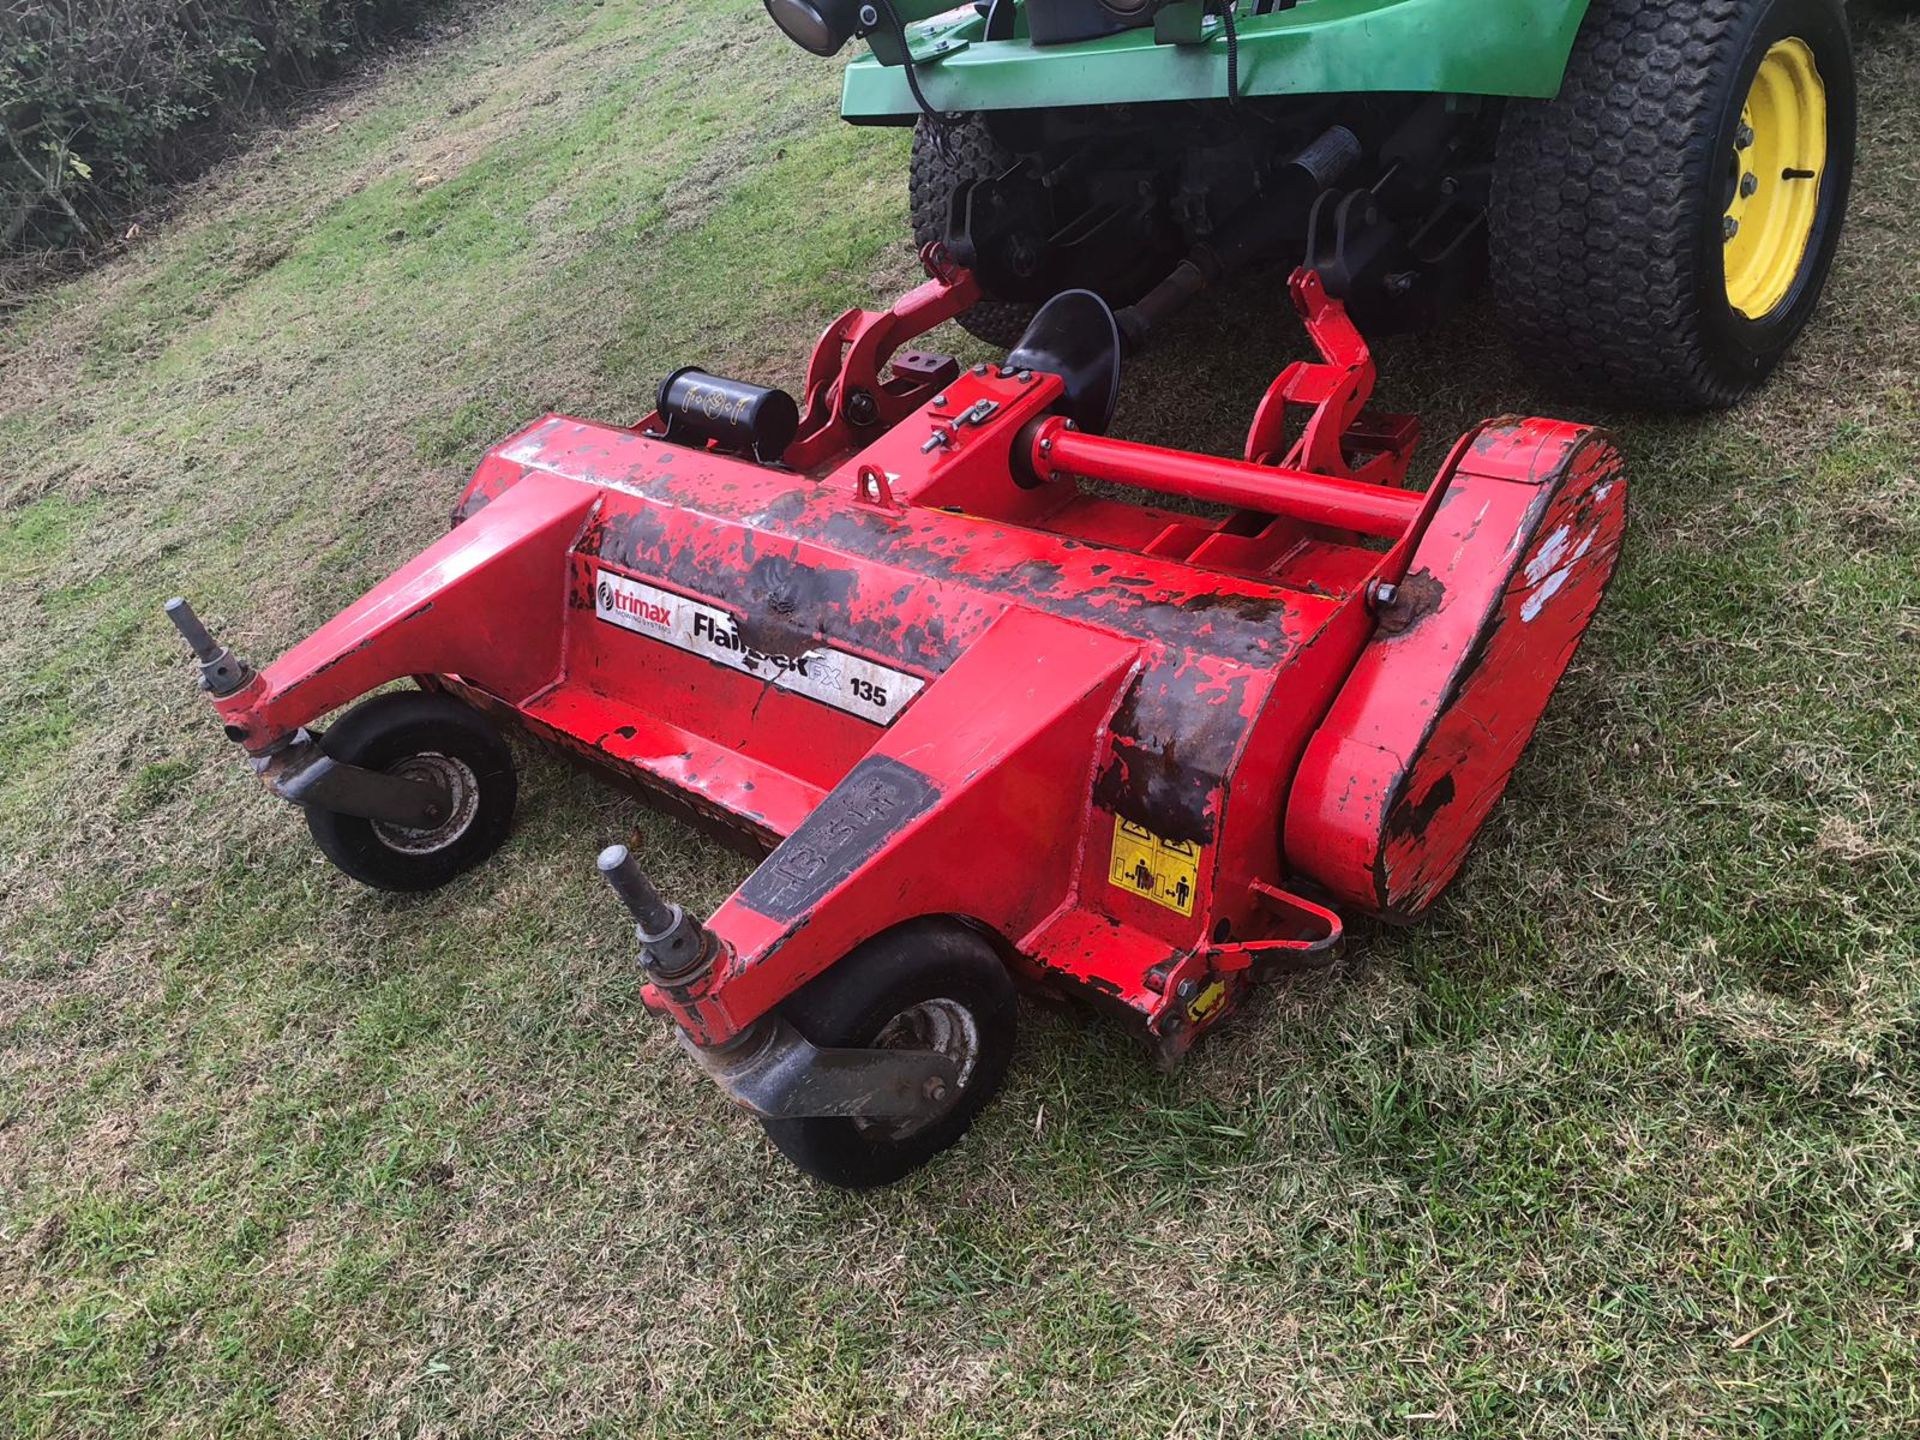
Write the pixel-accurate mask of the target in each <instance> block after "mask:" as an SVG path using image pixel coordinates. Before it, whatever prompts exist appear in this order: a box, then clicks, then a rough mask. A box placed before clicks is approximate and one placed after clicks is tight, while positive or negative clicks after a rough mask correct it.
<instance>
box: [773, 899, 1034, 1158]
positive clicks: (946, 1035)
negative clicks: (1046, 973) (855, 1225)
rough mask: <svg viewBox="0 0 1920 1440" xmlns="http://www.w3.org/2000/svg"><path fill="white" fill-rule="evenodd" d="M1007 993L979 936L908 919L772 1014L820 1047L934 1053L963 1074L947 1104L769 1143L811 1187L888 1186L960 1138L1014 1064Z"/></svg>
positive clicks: (776, 1123)
mask: <svg viewBox="0 0 1920 1440" xmlns="http://www.w3.org/2000/svg"><path fill="white" fill-rule="evenodd" d="M1015 1010H1016V1005H1015V1001H1014V993H1013V984H1012V982H1011V981H1010V980H1008V978H1007V971H1006V967H1005V966H1004V965H1002V964H1001V963H1000V957H999V956H998V955H996V954H995V953H994V951H993V947H992V946H991V945H989V944H988V943H987V942H986V941H985V940H984V939H982V938H981V937H980V936H979V935H977V934H975V933H974V932H973V931H971V930H969V929H967V928H966V927H965V926H962V925H960V924H957V923H956V922H953V921H947V920H916V921H912V922H910V923H908V924H905V925H901V926H898V927H896V928H894V929H892V930H889V931H887V932H886V933H885V934H883V935H877V936H875V937H874V938H873V939H871V940H869V941H867V942H866V944H864V945H861V946H860V947H859V948H857V949H855V950H854V951H852V952H851V953H850V954H849V955H847V956H846V958H845V959H843V960H841V961H840V962H839V963H838V964H836V965H834V966H833V967H832V968H831V969H829V970H828V971H827V972H826V973H825V974H823V975H820V976H818V977H816V978H815V979H813V980H811V981H809V982H808V983H807V984H806V985H804V986H802V987H801V988H800V989H799V990H797V991H796V992H795V993H794V994H793V995H792V996H791V997H789V998H788V1000H787V1001H786V1003H785V1004H784V1005H782V1006H781V1007H780V1013H781V1014H782V1015H783V1016H785V1017H786V1019H787V1020H788V1021H789V1022H790V1023H791V1024H792V1025H793V1027H794V1028H795V1029H796V1030H798V1031H799V1032H800V1033H801V1034H802V1035H804V1036H806V1037H807V1039H808V1040H810V1041H812V1042H813V1043H814V1044H815V1045H818V1046H820V1047H821V1048H823V1049H825V1048H830V1047H841V1046H847V1047H860V1048H866V1047H874V1048H882V1049H901V1050H921V1049H924V1050H939V1051H940V1052H942V1053H943V1054H945V1055H947V1056H949V1057H950V1058H951V1059H952V1060H953V1061H954V1064H955V1066H956V1067H957V1068H958V1070H959V1072H960V1084H959V1089H958V1093H957V1094H956V1095H955V1096H954V1097H953V1099H952V1103H951V1104H950V1105H949V1106H948V1107H947V1108H946V1109H945V1110H943V1111H941V1112H940V1113H938V1114H936V1115H934V1116H932V1117H930V1118H924V1117H923V1118H919V1119H915V1120H906V1121H897V1120H848V1119H837V1118H836V1119H810V1120H762V1121H761V1122H760V1123H761V1124H762V1125H763V1126H764V1127H765V1128H766V1132H767V1135H768V1137H769V1138H771V1139H772V1141H773V1143H774V1144H775V1145H776V1146H778V1147H779V1149H780V1151H781V1153H782V1154H784V1155H785V1156H786V1157H787V1158H788V1159H789V1160H791V1161H793V1163H794V1164H796V1165H798V1166H799V1167H800V1168H801V1169H802V1170H804V1171H806V1172H807V1174H809V1175H811V1176H813V1177H814V1178H815V1179H816V1180H821V1181H824V1182H826V1183H827V1184H829V1185H837V1186H840V1187H842V1188H844V1189H848V1190H866V1189H871V1188H873V1187H875V1186H879V1185H890V1184H892V1183H893V1182H894V1181H895V1180H898V1179H900V1178H901V1177H902V1176H903V1175H906V1174H907V1173H908V1172H910V1171H912V1170H916V1169H918V1168H919V1167H920V1166H922V1165H924V1164H926V1163H927V1161H929V1160H931V1159H932V1158H933V1157H934V1156H935V1155H938V1154H939V1153H940V1152H941V1151H942V1150H945V1149H946V1148H947V1147H948V1146H950V1145H952V1144H954V1143H955V1142H956V1141H958V1140H959V1139H960V1137H961V1136H963V1135H965V1134H966V1133H967V1128H968V1127H969V1126H970V1125H972V1124H973V1121H974V1117H975V1116H977V1115H978V1114H979V1113H980V1112H981V1111H982V1110H983V1109H985V1108H986V1105H987V1102H988V1101H989V1100H991V1099H992V1098H993V1097H994V1095H995V1094H997V1093H998V1092H999V1089H1000V1084H1001V1082H1002V1081H1003V1080H1005V1079H1006V1075H1007V1065H1008V1063H1009V1062H1010V1061H1011V1060H1012V1059H1013V1041H1014V1030H1015Z"/></svg>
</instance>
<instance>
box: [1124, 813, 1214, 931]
mask: <svg viewBox="0 0 1920 1440" xmlns="http://www.w3.org/2000/svg"><path fill="white" fill-rule="evenodd" d="M1107 883H1108V884H1109V885H1118V886H1119V887H1120V888H1121V889H1122V890H1131V891H1132V892H1133V893H1134V894H1136V895H1144V896H1145V897H1146V898H1147V899H1149V900H1151V901H1153V903H1154V904H1156V905H1164V906H1166V907H1167V909H1169V910H1178V911H1179V912H1180V913H1181V914H1182V915H1191V914H1193V893H1194V891H1195V890H1196V889H1198V888H1199V884H1200V847H1199V846H1198V845H1195V844H1194V843H1193V842H1192V841H1190V840H1168V839H1165V838H1163V837H1161V836H1159V835H1156V834H1154V833H1153V832H1152V831H1151V830H1149V829H1147V827H1146V826H1144V825H1136V824H1134V823H1133V821H1131V820H1122V819H1121V818H1120V817H1119V816H1117V815H1116V816H1115V817H1114V820H1113V859H1112V861H1111V863H1109V864H1108V866H1107Z"/></svg>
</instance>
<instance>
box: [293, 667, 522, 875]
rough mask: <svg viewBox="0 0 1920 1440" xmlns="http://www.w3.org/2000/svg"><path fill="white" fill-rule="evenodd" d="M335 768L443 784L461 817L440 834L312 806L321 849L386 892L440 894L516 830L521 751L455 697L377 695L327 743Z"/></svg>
mask: <svg viewBox="0 0 1920 1440" xmlns="http://www.w3.org/2000/svg"><path fill="white" fill-rule="evenodd" d="M320 747H321V748H322V749H323V750H325V751H326V752H327V754H328V755H330V756H332V757H333V758H334V759H335V760H339V761H343V762H345V763H347V764H350V765H359V766H362V767H364V768H366V769H368V770H382V771H386V772H388V773H390V774H395V775H405V776H407V777H408V778H410V779H416V780H427V779H432V780H438V781H439V782H440V783H441V784H443V785H445V786H446V787H447V790H448V791H449V792H450V793H451V794H452V796H453V814H452V815H451V816H450V817H449V818H448V820H447V822H446V823H445V824H444V825H439V826H436V827H434V828H433V829H431V830H411V829H408V828H406V827H404V826H399V825H389V824H386V823H384V822H382V821H378V820H365V819H362V818H360V817H359V816H356V815H341V814H338V813H336V812H335V811H332V810H321V809H317V808H309V809H308V811H307V828H308V829H309V830H310V831H312V832H313V841H314V844H316V845H318V846H319V847H320V851H321V853H322V854H323V855H325V856H326V857H327V858H328V859H329V860H331V861H332V862H333V863H334V864H335V865H337V866H339V867H340V868H341V869H342V870H344V871H346V873H347V874H349V875H351V876H352V877H353V878H354V879H356V880H358V881H359V882H360V883H361V884H363V885H371V886H372V887H373V888H374V889H376V890H399V891H414V890H432V889H435V888H437V887H438V886H441V885H444V884H446V883H447V882H448V881H449V880H451V879H453V878H454V877H455V876H456V875H461V874H464V873H465V872H466V871H468V870H471V869H472V868H473V867H474V866H476V865H478V864H479V863H480V862H481V861H482V860H485V859H486V858H487V857H488V856H489V855H491V854H493V852H494V851H496V850H498V849H499V848H500V845H501V842H502V841H504V840H505V839H506V838H507V830H508V827H510V826H511V825H512V823H513V804H514V798H515V794H516V792H517V790H518V782H517V780H516V778H515V775H514V770H513V753H512V752H511V751H510V750H508V748H507V744H506V742H505V741H504V740H502V739H501V738H500V734H499V732H498V731H497V730H495V729H494V727H493V725H492V724H491V722H489V721H488V720H487V719H486V717H484V716H483V715H481V714H480V713H479V712H478V711H476V710H474V709H472V708H471V707H469V706H466V705H463V704H461V703H460V702H459V701H458V700H454V699H452V698H450V697H448V696H445V695H424V694H418V693H410V694H407V693H403V694H393V695H377V696H375V697H374V698H373V699H371V700H366V701H363V702H362V703H360V704H359V705H356V706H355V707H354V708H353V709H352V710H349V711H348V712H347V714H346V716H345V717H344V718H343V719H342V720H341V721H340V722H339V723H338V724H337V725H334V726H332V727H330V728H329V729H328V730H327V732H326V734H325V735H323V736H322V737H321V739H320Z"/></svg>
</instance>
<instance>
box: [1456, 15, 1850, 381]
mask: <svg viewBox="0 0 1920 1440" xmlns="http://www.w3.org/2000/svg"><path fill="white" fill-rule="evenodd" d="M1782 23H1785V24H1789V25H1792V26H1794V27H1797V28H1796V30H1795V31H1794V32H1793V33H1799V30H1802V29H1804V30H1808V31H1812V32H1817V34H1814V35H1809V36H1808V38H1809V39H1810V40H1817V43H1816V46H1815V54H1816V57H1817V59H1818V61H1819V64H1820V67H1821V74H1822V80H1823V82H1824V83H1825V85H1826V89H1827V97H1828V116H1827V124H1828V137H1829V143H1828V165H1827V170H1826V175H1825V178H1824V179H1823V181H1822V186H1823V190H1827V189H1828V187H1831V188H1830V191H1829V193H1827V194H1824V195H1823V198H1822V203H1821V210H1820V218H1819V219H1817V220H1816V222H1815V230H1814V233H1813V235H1812V237H1811V239H1810V241H1809V245H1808V254H1809V263H1807V264H1805V265H1803V267H1802V269H1801V272H1800V275H1799V278H1798V279H1797V281H1796V282H1795V287H1794V289H1793V291H1792V292H1790V293H1789V295H1788V297H1787V299H1786V300H1785V301H1783V302H1782V304H1781V305H1780V306H1779V307H1777V308H1776V310H1775V311H1774V312H1772V313H1771V314H1770V315H1768V316H1767V317H1764V318H1763V319H1761V320H1758V321H1752V320H1747V319H1745V318H1744V317H1741V316H1739V315H1737V314H1736V313H1735V312H1733V311H1732V310H1731V308H1730V307H1728V306H1727V304H1726V299H1725V282H1724V278H1723V275H1722V263H1721V260H1720V257H1719V254H1718V252H1717V249H1716V248H1715V247H1716V246H1717V245H1718V243H1719V242H1718V239H1717V236H1716V235H1715V233H1714V232H1715V230H1716V226H1717V221H1718V220H1719V218H1720V216H1721V214H1722V213H1723V209H1724V206H1722V205H1719V204H1718V203H1717V198H1716V197H1717V196H1718V195H1719V193H1720V192H1719V188H1718V187H1719V184H1720V180H1719V176H1720V175H1721V174H1723V173H1724V167H1725V165H1726V156H1727V155H1728V154H1730V153H1731V152H1730V148H1729V147H1730V146H1731V135H1732V131H1733V128H1734V126H1735V125H1736V124H1737V123H1738V120H1739V115H1740V106H1741V103H1742V101H1743V99H1744V98H1745V94H1746V88H1747V85H1748V84H1749V82H1750V79H1751V76H1752V72H1753V68H1754V66H1755V65H1757V63H1758V59H1759V54H1760V53H1764V50H1765V48H1766V45H1767V44H1768V43H1771V38H1778V36H1777V35H1775V34H1774V31H1775V30H1776V29H1777V28H1778V27H1779V26H1780V25H1781V24H1782ZM1770 37H1771V38H1770ZM1756 46H1757V47H1758V50H1757V51H1756V48H1755V47H1756ZM1854 113H1855V99H1854V77H1853V65H1852V51H1851V47H1850V45H1849V43H1848V40H1847V33H1846V19H1845V14H1844V9H1843V7H1842V5H1841V4H1840V3H1839V0H1693V3H1688V4H1667V3H1664V0H1593V4H1592V6H1591V8H1590V9H1589V10H1588V12H1587V16H1586V19H1585V21H1584V22H1583V23H1582V26H1581V29H1580V33H1579V36H1578V38H1577V39H1576V40H1575V43H1574V47H1573V53H1572V55H1571V57H1570V58H1569V60H1568V64H1567V70H1566V75H1565V78H1564V80H1563V82H1562V85H1561V89H1560V93H1559V95H1558V96H1557V97H1556V98H1555V99H1553V100H1551V101H1516V102H1511V103H1509V104H1508V106H1507V107H1506V111H1505V113H1504V115H1503V116H1502V120H1501V127H1500V134H1499V142H1498V160H1497V164H1496V166H1495V171H1494V186H1493V199H1492V205H1491V208H1490V212H1489V226H1490V241H1491V246H1492V259H1493V273H1494V278H1495V286H1496V290H1497V292H1498V300H1499V303H1500V307H1501V309H1502V311H1503V318H1504V320H1505V324H1506V328H1507V330H1508V332H1509V335H1510V337H1511V339H1512V341H1513V344H1514V346H1515V348H1516V349H1517V350H1518V351H1519V353H1520V355H1521V357H1522V358H1523V359H1524V360H1525V361H1526V362H1527V363H1528V364H1529V366H1530V367H1533V368H1536V369H1538V370H1540V371H1541V372H1542V373H1544V374H1547V375H1550V376H1554V377H1557V378H1560V379H1562V380H1564V381H1566V382H1568V383H1570V384H1571V385H1573V386H1574V387H1575V388H1577V389H1580V390H1582V391H1585V392H1588V393H1590V394H1594V395H1597V396H1601V397H1604V398H1605V399H1607V400H1609V401H1612V402H1617V403H1626V404H1635V405H1640V406H1645V407H1649V408H1653V409H1698V408H1703V407H1709V406H1719V405H1727V404H1730V403H1732V402H1733V401H1735V400H1737V399H1738V398H1739V397H1740V396H1741V395H1743V394H1745V393H1746V392H1747V391H1748V390H1750V389H1752V388H1753V387H1754V386H1755V385H1757V384H1758V383H1759V382H1760V381H1761V380H1763V379H1764V378H1765V377H1766V375H1767V373H1768V372H1769V371H1770V370H1771V369H1772V368H1773V365H1774V364H1775V362H1777V361H1778V359H1779V358H1780V356H1781V354H1783V353H1784V352H1785V350H1786V348H1787V346H1788V345H1789V344H1790V343H1791V341H1792V340H1793V338H1794V336H1795V335H1797V334H1798V333H1799V331H1800V330H1801V329H1802V328H1803V327H1804V325H1805V323H1806V320H1807V318H1808V316H1809V315H1810V314H1811V312H1812V310H1813V307H1814V305H1815V303H1816V302H1817V300H1818V298H1819V293H1820V289H1821V286H1822V285H1823V283H1824V281H1825V279H1826V273H1827V270H1828V268H1829V265H1830V263H1831V261H1832V257H1833V251H1834V247H1835V245H1836V244H1837V242H1838V238H1839V230H1840V223H1841V220H1842V218H1843V216H1844V214H1845V209H1846V195H1847V189H1848V186H1849V182H1850V180H1851V173H1852V150H1853V129H1854Z"/></svg>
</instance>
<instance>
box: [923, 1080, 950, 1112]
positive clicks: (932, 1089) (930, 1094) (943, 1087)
mask: <svg viewBox="0 0 1920 1440" xmlns="http://www.w3.org/2000/svg"><path fill="white" fill-rule="evenodd" d="M924 1093H925V1094H926V1097H927V1099H929V1100H931V1101H932V1102H933V1103H934V1104H936V1105H938V1104H939V1103H940V1102H941V1101H942V1100H944V1099H946V1098H947V1082H946V1081H944V1080H942V1079H941V1078H940V1077H939V1076H938V1075H936V1076H934V1077H933V1078H932V1079H931V1080H929V1081H927V1085H926V1090H925V1092H924Z"/></svg>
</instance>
